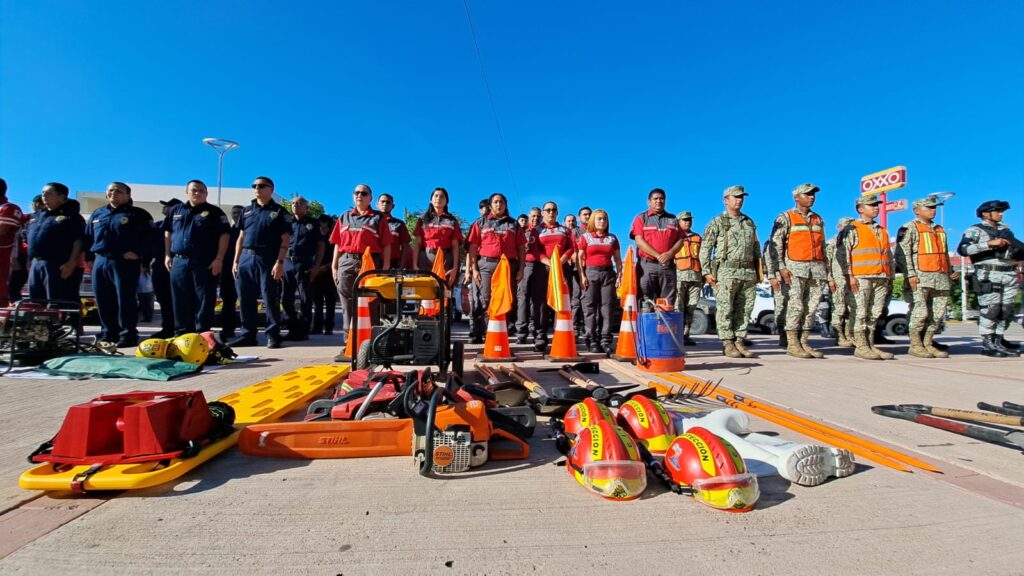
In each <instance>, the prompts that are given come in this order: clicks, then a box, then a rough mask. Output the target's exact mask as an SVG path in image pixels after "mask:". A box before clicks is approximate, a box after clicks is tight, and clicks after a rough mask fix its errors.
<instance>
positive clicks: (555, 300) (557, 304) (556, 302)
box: [548, 246, 569, 312]
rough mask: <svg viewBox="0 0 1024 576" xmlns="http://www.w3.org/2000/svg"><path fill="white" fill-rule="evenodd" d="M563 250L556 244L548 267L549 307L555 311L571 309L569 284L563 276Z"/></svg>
mask: <svg viewBox="0 0 1024 576" xmlns="http://www.w3.org/2000/svg"><path fill="white" fill-rule="evenodd" d="M561 259H562V251H561V250H559V249H558V246H555V250H554V251H553V252H552V253H551V260H550V261H551V267H550V268H549V269H548V307H549V308H551V309H552V310H554V311H555V312H568V311H569V285H568V284H566V283H565V277H564V276H562V262H561Z"/></svg>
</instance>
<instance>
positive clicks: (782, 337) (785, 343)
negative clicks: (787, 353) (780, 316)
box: [779, 331, 789, 350]
mask: <svg viewBox="0 0 1024 576" xmlns="http://www.w3.org/2000/svg"><path fill="white" fill-rule="evenodd" d="M779 348H782V349H783V350H785V349H786V348H789V339H788V338H786V333H785V332H783V331H780V332H779Z"/></svg>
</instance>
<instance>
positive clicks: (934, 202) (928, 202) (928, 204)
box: [914, 196, 944, 208]
mask: <svg viewBox="0 0 1024 576" xmlns="http://www.w3.org/2000/svg"><path fill="white" fill-rule="evenodd" d="M943 204H944V203H943V202H939V200H938V199H937V198H936V197H935V196H925V197H924V198H918V199H917V200H914V208H918V207H921V206H924V207H925V208H935V207H936V206H942V205H943Z"/></svg>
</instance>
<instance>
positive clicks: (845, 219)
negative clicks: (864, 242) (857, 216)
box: [839, 216, 854, 228]
mask: <svg viewBox="0 0 1024 576" xmlns="http://www.w3.org/2000/svg"><path fill="white" fill-rule="evenodd" d="M853 220H854V219H853V218H850V217H849V216H843V217H842V218H840V219H839V227H840V228H846V227H847V226H849V225H850V224H853Z"/></svg>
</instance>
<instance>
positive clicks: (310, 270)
mask: <svg viewBox="0 0 1024 576" xmlns="http://www.w3.org/2000/svg"><path fill="white" fill-rule="evenodd" d="M323 261H324V237H323V235H321V233H320V221H319V220H317V219H316V218H313V217H312V216H310V215H309V200H306V199H305V198H303V197H302V196H298V197H296V198H295V199H294V200H292V235H291V239H290V243H289V245H288V259H287V260H285V263H284V281H283V282H282V286H283V288H284V293H283V294H282V305H283V306H282V307H283V308H284V321H285V325H287V326H288V336H286V337H285V340H296V341H298V340H308V339H309V323H310V321H311V320H312V316H313V293H312V284H313V281H315V280H316V278H317V276H319V275H320V274H321V273H322V272H323ZM296 294H297V295H298V297H299V308H298V310H296V309H295V296H296Z"/></svg>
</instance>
